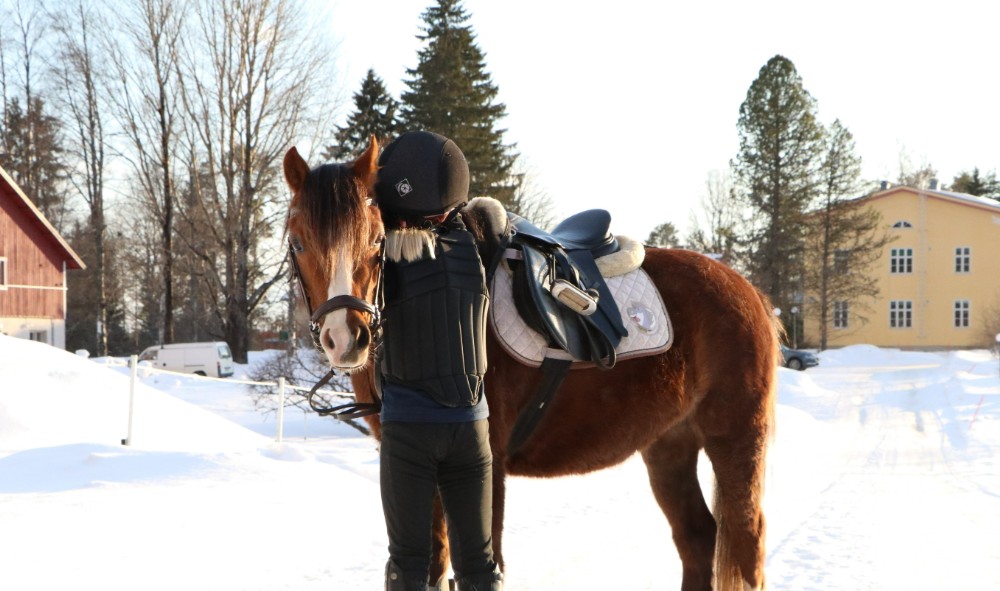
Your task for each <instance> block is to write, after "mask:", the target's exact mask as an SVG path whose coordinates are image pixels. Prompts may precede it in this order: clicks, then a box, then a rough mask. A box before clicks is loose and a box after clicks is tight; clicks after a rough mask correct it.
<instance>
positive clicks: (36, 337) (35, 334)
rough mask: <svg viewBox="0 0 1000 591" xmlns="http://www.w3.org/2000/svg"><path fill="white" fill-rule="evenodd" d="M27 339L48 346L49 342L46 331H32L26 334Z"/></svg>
mask: <svg viewBox="0 0 1000 591" xmlns="http://www.w3.org/2000/svg"><path fill="white" fill-rule="evenodd" d="M28 339H29V340H32V341H38V342H39V343H45V344H48V342H49V331H47V330H32V331H30V332H28Z"/></svg>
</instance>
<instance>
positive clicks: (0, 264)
mask: <svg viewBox="0 0 1000 591" xmlns="http://www.w3.org/2000/svg"><path fill="white" fill-rule="evenodd" d="M2 289H7V257H0V290H2Z"/></svg>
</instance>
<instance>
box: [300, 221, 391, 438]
mask: <svg viewBox="0 0 1000 591" xmlns="http://www.w3.org/2000/svg"><path fill="white" fill-rule="evenodd" d="M378 245H379V246H378V254H377V255H376V259H377V261H376V266H377V268H378V271H377V273H376V275H375V291H374V293H373V294H372V300H373V301H371V302H369V301H367V300H364V299H361V298H359V297H355V296H353V295H338V296H334V297H332V298H330V299H328V300H326V301H325V302H323V303H322V304H320V306H319V307H318V308H316V309H315V310H314V309H313V306H312V302H311V301H310V299H309V292H308V291H306V286H305V284H304V283H303V282H302V271H301V269H300V268H299V262H298V253H300V252H302V251H303V250H305V247H303V246H302V243H301V242H300V241H299V240H298V239H297V238H295V237H293V236H292V235H289V236H288V258H289V260H290V261H291V266H292V272H293V274H294V275H295V281H296V283H298V286H299V294H300V296H301V297H302V301H303V303H305V305H306V310H307V311H308V312H309V333H310V334H311V335H312V339H313V343H314V344H315V345H316V348H318V349H320V350H322V348H323V344H322V342H321V340H320V328H321V326H322V320H323V317H324V316H326V315H327V314H329V313H330V312H334V311H336V310H341V309H345V308H347V309H351V310H357V311H359V312H362V313H366V314H368V330H369V332H370V333H371V338H372V346H373V348H374V349H376V350H377V349H378V347H379V346H381V344H382V309H383V308H384V307H385V290H384V284H383V279H384V275H385V236H384V235H383V236H381V237H380V238H379V240H378ZM334 375H336V374H335V370H334V369H333V368H330V371H328V372H327V373H326V375H325V376H323V377H322V378H321V379H320V381H319V382H317V383H316V385H315V386H313V388H312V389H311V390H309V395H308V396H307V401H308V402H309V407H310V408H312V409H313V410H314V411H315V412H316V414H318V415H320V416H327V415H334V416H335V417H336V418H338V419H342V420H343V419H353V418H357V417H363V416H367V415H373V414H377V413H378V412H379V411H380V410H381V409H382V405H381V403H379V402H378V401H377V400H376V402H375V403H368V402H349V403H347V404H341V405H338V406H320V405H318V404H317V403H316V402H315V401H314V400H313V397H314V395H315V394H316V392H317V390H319V389H320V388H322V387H323V386H325V385H326V384H328V383H329V382H330V380H332V379H333V377H334Z"/></svg>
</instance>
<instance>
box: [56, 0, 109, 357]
mask: <svg viewBox="0 0 1000 591" xmlns="http://www.w3.org/2000/svg"><path fill="white" fill-rule="evenodd" d="M68 8H69V11H68V12H60V13H59V14H58V15H56V16H55V18H54V25H55V27H54V28H55V31H56V34H57V39H58V43H57V46H56V47H57V59H56V62H55V65H56V67H55V68H53V70H54V74H55V78H56V80H57V81H58V82H59V85H60V87H61V90H62V92H61V105H62V107H63V113H64V117H63V118H64V121H66V123H67V124H68V127H70V128H71V130H70V133H69V134H68V145H69V146H70V147H69V151H70V153H71V155H72V156H73V157H74V158H75V160H76V162H75V164H76V166H74V167H71V168H70V172H69V180H70V183H71V185H72V186H73V187H74V189H75V190H76V191H77V193H79V194H80V195H81V196H82V197H83V200H84V201H85V202H86V204H87V207H88V213H89V230H90V232H89V234H90V235H91V236H92V239H93V248H94V250H93V252H94V258H93V260H90V261H88V264H89V265H88V266H89V267H90V268H91V270H90V272H92V273H94V275H95V276H96V281H95V287H96V290H97V294H96V296H97V298H96V300H97V310H96V321H97V322H96V327H97V330H96V331H95V338H96V343H94V344H95V345H96V347H95V350H96V351H97V354H98V355H100V356H107V355H108V330H109V323H108V278H107V265H106V264H105V239H106V234H107V224H106V222H105V203H104V158H105V139H106V138H105V131H104V114H103V108H102V104H101V100H100V97H99V94H100V93H99V85H101V81H100V77H101V76H100V72H101V71H103V64H102V62H101V59H100V55H99V53H98V48H97V44H96V43H95V39H94V32H95V27H96V26H97V25H96V23H99V22H103V20H104V17H103V15H101V14H100V13H98V12H97V9H96V8H94V7H93V6H90V7H88V6H85V5H84V3H83V2H82V1H78V2H76V3H75V4H73V5H72V6H69V7H68Z"/></svg>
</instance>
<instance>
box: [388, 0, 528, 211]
mask: <svg viewBox="0 0 1000 591" xmlns="http://www.w3.org/2000/svg"><path fill="white" fill-rule="evenodd" d="M421 18H422V19H423V22H424V26H423V29H422V31H423V33H422V34H420V35H417V38H418V39H420V40H421V41H423V42H424V46H423V48H422V49H421V50H420V52H419V54H418V57H419V63H418V65H417V67H416V68H413V69H408V70H407V71H406V73H407V75H408V76H410V79H409V80H406V81H405V82H406V85H407V86H408V87H409V91H407V92H404V93H403V95H402V97H401V98H402V103H403V109H402V112H403V117H402V118H403V121H404V122H405V124H406V128H407V129H410V130H415V129H424V130H427V131H433V132H436V133H440V134H441V135H444V136H446V137H449V138H451V139H452V140H454V141H455V143H456V144H458V147H459V148H461V149H462V152H463V153H464V154H465V157H466V159H467V160H468V161H469V173H470V177H471V178H470V187H469V196H470V197H476V196H481V195H488V196H490V197H495V198H496V199H499V200H500V201H501V202H502V203H504V204H505V205H509V204H511V203H512V200H513V197H514V194H515V191H516V189H517V184H518V177H517V175H514V174H512V167H513V164H514V161H515V160H516V158H517V155H516V154H515V153H514V152H513V149H514V146H513V145H509V144H505V143H504V138H503V136H504V132H505V131H506V130H505V129H498V127H497V126H498V124H499V122H500V121H501V120H502V119H503V117H504V115H505V114H506V106H505V105H504V104H503V103H498V102H496V97H497V87H496V85H495V84H493V82H492V80H491V78H490V75H489V73H487V72H486V63H485V56H484V55H483V52H482V51H481V50H480V49H479V47H478V46H477V45H476V43H475V41H476V36H475V33H474V32H473V31H472V27H471V26H470V25H468V24H466V23H467V21H468V20H469V15H468V14H467V13H466V12H465V9H464V8H463V7H462V3H461V2H460V0H437V3H436V4H435V5H434V6H431V7H430V8H428V9H427V11H426V12H424V14H423V15H422V17H421Z"/></svg>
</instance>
